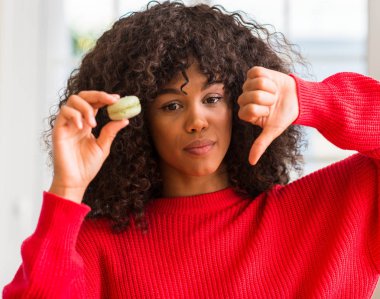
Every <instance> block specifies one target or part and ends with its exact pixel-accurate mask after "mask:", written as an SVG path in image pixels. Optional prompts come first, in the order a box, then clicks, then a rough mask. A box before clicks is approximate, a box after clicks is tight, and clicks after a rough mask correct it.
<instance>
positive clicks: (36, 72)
mask: <svg viewBox="0 0 380 299" xmlns="http://www.w3.org/2000/svg"><path fill="white" fill-rule="evenodd" d="M62 11H63V10H62V1H61V0H50V1H49V0H0V200H1V209H0V240H1V246H0V289H2V287H3V286H4V284H5V283H6V282H9V281H10V279H11V278H12V277H13V275H14V274H15V272H16V270H17V267H18V264H19V263H20V261H21V258H20V245H21V242H22V240H23V239H25V238H26V237H27V236H28V235H29V234H30V233H32V231H33V229H34V227H35V224H36V221H37V217H38V214H39V210H40V203H41V194H42V189H43V188H46V182H44V181H43V179H44V177H46V176H44V175H43V173H44V172H46V171H47V168H46V167H45V157H44V156H43V151H42V150H41V142H40V136H41V132H42V130H43V118H44V117H46V116H47V114H48V113H47V110H46V107H47V106H48V105H47V102H50V101H51V102H52V101H53V100H51V99H52V98H55V100H56V99H57V91H58V89H59V88H60V87H61V86H63V82H60V83H61V84H59V83H58V81H60V79H59V78H60V73H62V74H63V72H64V71H61V72H60V68H59V67H58V68H57V63H58V64H61V65H64V64H62V59H64V57H65V55H67V54H63V53H68V52H67V49H65V47H67V42H65V41H64V38H65V36H66V37H67V36H68V35H67V34H64V28H65V27H64V26H63V25H64V24H63V13H62ZM61 69H62V68H61ZM52 70H54V74H53V73H52ZM57 70H58V72H57Z"/></svg>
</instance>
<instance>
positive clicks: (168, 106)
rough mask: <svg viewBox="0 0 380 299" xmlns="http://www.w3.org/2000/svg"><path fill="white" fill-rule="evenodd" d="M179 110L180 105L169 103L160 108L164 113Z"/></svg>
mask: <svg viewBox="0 0 380 299" xmlns="http://www.w3.org/2000/svg"><path fill="white" fill-rule="evenodd" d="M180 108H181V105H180V104H178V103H169V104H166V105H164V106H162V107H161V109H162V110H164V111H175V110H178V109H180Z"/></svg>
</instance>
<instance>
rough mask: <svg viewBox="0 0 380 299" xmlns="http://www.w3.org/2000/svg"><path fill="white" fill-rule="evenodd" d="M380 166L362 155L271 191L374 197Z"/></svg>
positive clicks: (377, 162)
mask: <svg viewBox="0 0 380 299" xmlns="http://www.w3.org/2000/svg"><path fill="white" fill-rule="evenodd" d="M379 169H380V163H379V161H377V160H374V159H371V158H369V157H367V156H365V155H362V154H355V155H352V156H350V157H348V158H346V159H344V160H342V161H339V162H335V163H333V164H331V165H329V166H327V167H324V168H322V169H320V170H317V171H315V172H313V173H311V174H308V175H306V176H304V177H302V178H300V179H298V180H295V181H294V182H291V183H289V184H288V185H286V186H281V187H278V188H276V189H274V190H273V191H274V193H275V194H277V195H278V196H281V197H282V196H285V197H287V196H292V197H307V198H315V197H318V198H323V197H326V198H334V200H337V198H341V199H345V198H347V197H353V196H355V195H357V196H359V197H363V196H364V195H365V194H366V195H367V196H371V197H373V196H375V195H376V194H377V193H378V189H379V186H378V185H379Z"/></svg>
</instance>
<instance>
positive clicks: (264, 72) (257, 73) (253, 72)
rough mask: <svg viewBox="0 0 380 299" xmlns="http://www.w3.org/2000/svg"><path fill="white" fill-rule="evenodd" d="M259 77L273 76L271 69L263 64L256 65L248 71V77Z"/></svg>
mask: <svg viewBox="0 0 380 299" xmlns="http://www.w3.org/2000/svg"><path fill="white" fill-rule="evenodd" d="M257 77H267V78H271V70H269V69H267V68H265V67H262V66H254V67H252V68H250V69H249V70H248V72H247V78H249V79H254V78H257Z"/></svg>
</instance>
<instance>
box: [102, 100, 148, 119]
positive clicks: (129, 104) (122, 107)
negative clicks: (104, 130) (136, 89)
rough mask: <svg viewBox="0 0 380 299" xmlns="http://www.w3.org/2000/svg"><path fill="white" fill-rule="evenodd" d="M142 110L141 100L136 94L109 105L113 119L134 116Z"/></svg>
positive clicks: (108, 108) (109, 113) (108, 111)
mask: <svg viewBox="0 0 380 299" xmlns="http://www.w3.org/2000/svg"><path fill="white" fill-rule="evenodd" d="M140 112H141V104H140V100H139V98H138V97H136V96H125V97H122V98H120V99H119V100H118V101H117V102H116V103H113V104H112V105H109V106H107V113H108V116H109V118H110V119H112V120H121V119H125V118H128V119H129V118H132V117H134V116H136V115H138V114H139V113H140Z"/></svg>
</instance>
